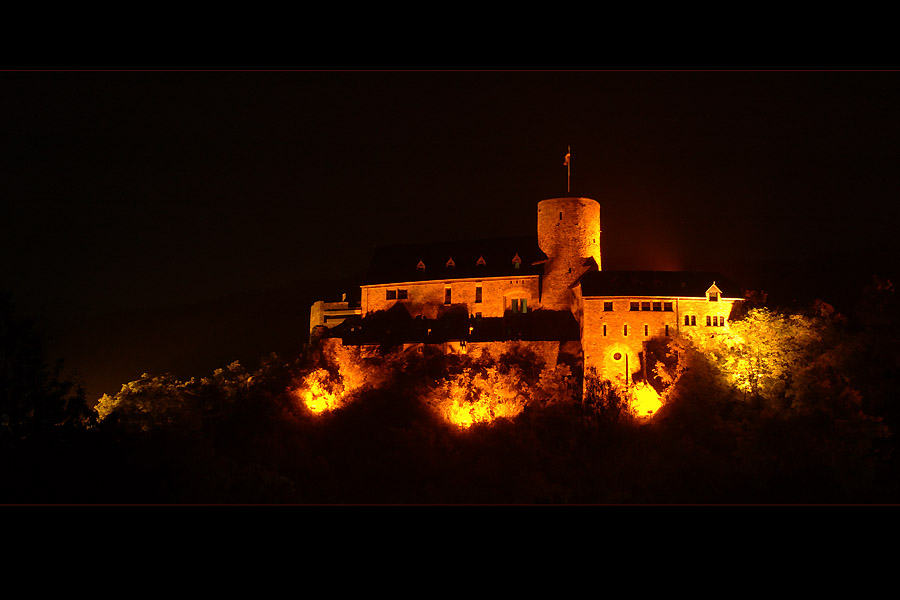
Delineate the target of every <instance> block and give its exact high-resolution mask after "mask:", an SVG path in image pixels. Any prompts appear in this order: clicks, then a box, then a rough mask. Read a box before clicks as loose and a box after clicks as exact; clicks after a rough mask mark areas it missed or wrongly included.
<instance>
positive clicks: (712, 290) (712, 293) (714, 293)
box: [706, 281, 722, 302]
mask: <svg viewBox="0 0 900 600" xmlns="http://www.w3.org/2000/svg"><path fill="white" fill-rule="evenodd" d="M721 295H722V290H720V289H719V288H718V287H716V282H715V281H713V284H712V285H711V286H709V289H708V290H706V298H707V299H708V300H709V301H710V302H718V301H719V296H721Z"/></svg>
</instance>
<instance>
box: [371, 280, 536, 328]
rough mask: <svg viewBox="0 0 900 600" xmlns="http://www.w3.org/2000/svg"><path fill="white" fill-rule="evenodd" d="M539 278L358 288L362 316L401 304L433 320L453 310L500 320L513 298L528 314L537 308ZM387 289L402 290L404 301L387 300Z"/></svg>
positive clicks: (456, 281) (418, 314)
mask: <svg viewBox="0 0 900 600" xmlns="http://www.w3.org/2000/svg"><path fill="white" fill-rule="evenodd" d="M539 285H540V283H539V277H538V276H537V275H530V276H525V277H510V278H486V279H458V280H451V281H445V280H438V281H423V282H411V283H405V284H390V285H369V286H364V287H363V288H362V314H363V315H364V316H365V315H366V314H369V313H373V312H377V311H381V310H388V309H390V308H391V307H393V306H394V305H396V304H398V303H399V304H403V305H404V306H406V308H407V310H409V313H410V315H412V316H413V317H417V316H422V317H425V318H428V319H437V318H439V317H440V316H441V315H442V314H444V312H445V311H447V310H449V309H451V307H452V308H454V309H458V310H465V311H466V313H467V314H469V315H475V314H476V313H481V316H482V317H486V318H487V317H502V316H503V313H504V311H505V310H507V309H509V308H510V304H511V300H512V299H513V298H524V299H525V300H526V303H527V307H528V310H529V311H532V310H535V309H537V308H540V303H539V301H538V300H539ZM479 286H480V287H481V302H476V288H477V287H479ZM448 287H449V288H450V301H451V304H450V306H447V305H446V304H445V303H444V300H445V297H446V289H447V288H448ZM388 290H395V291H398V292H399V291H400V290H405V291H406V295H407V298H406V299H399V298H393V299H388V294H387V292H388Z"/></svg>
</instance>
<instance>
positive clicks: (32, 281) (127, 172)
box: [0, 71, 900, 396]
mask: <svg viewBox="0 0 900 600" xmlns="http://www.w3.org/2000/svg"><path fill="white" fill-rule="evenodd" d="M0 91H2V93H0V110H2V114H3V116H4V118H3V121H2V125H0V127H2V135H0V148H2V165H3V167H2V170H0V181H2V194H3V202H2V205H0V244H2V250H0V257H2V271H0V289H5V290H8V291H10V292H12V294H13V300H14V302H15V304H16V306H17V307H19V308H20V309H21V310H22V311H24V312H28V313H32V314H36V315H38V316H40V317H41V318H45V319H47V320H48V321H49V322H53V323H57V325H55V326H54V329H53V333H55V334H57V335H59V336H61V337H63V338H65V343H63V344H61V346H60V352H61V353H64V354H65V358H66V359H67V362H68V363H69V364H71V365H72V367H73V368H74V369H76V370H79V371H80V372H81V373H82V374H83V375H84V377H85V379H86V380H87V381H88V388H89V389H88V395H89V396H95V395H98V394H99V392H102V391H112V392H114V391H116V389H117V388H116V387H114V386H113V389H109V387H110V386H111V385H112V383H111V382H116V381H118V382H120V383H122V382H124V381H127V380H129V379H131V378H135V377H137V376H138V375H140V373H141V372H142V371H143V370H147V369H150V368H172V369H174V370H177V368H176V367H175V366H173V364H174V363H172V360H173V359H172V358H171V357H172V355H173V353H172V352H168V353H167V352H165V351H164V350H159V352H162V353H163V354H167V356H168V357H169V358H168V359H167V360H168V362H167V360H162V359H159V357H158V355H153V356H151V354H148V353H147V349H146V347H147V346H150V345H156V346H158V347H159V348H163V346H165V344H166V343H168V344H174V345H178V344H181V345H182V346H183V345H184V340H182V341H181V342H178V341H173V338H171V337H170V338H167V340H168V341H160V340H159V339H157V338H154V341H153V342H152V343H151V342H150V341H145V340H142V339H140V336H139V335H138V334H137V333H135V331H137V330H134V329H129V327H130V326H128V327H126V326H125V325H123V324H122V323H124V322H125V320H124V319H125V317H121V319H123V320H120V321H117V323H118V325H115V326H113V325H110V324H109V323H110V321H109V320H108V319H109V317H108V316H109V315H123V314H143V315H145V316H146V315H148V314H153V315H156V316H155V317H153V318H154V319H157V320H156V321H153V322H155V323H165V322H170V323H175V321H176V320H177V319H174V318H173V319H172V320H170V321H166V320H165V319H164V318H162V317H159V316H158V315H160V314H163V313H165V311H167V310H168V311H173V310H176V308H177V307H185V306H194V307H202V306H205V305H210V304H209V303H214V302H218V301H221V299H222V298H228V297H231V298H242V297H254V298H258V297H260V296H263V297H264V296H266V295H271V296H274V295H277V294H278V293H281V292H280V291H279V290H284V289H287V288H291V286H294V287H296V286H301V287H302V285H303V282H306V281H317V280H322V279H330V278H336V277H346V276H349V277H352V276H353V275H355V274H357V273H359V272H361V271H362V270H363V269H364V268H365V266H366V264H367V261H368V259H369V257H370V255H371V251H372V249H373V247H374V246H375V245H379V244H391V243H400V242H420V241H428V240H448V239H457V238H483V237H494V236H498V237H499V236H510V235H523V234H526V235H527V234H532V233H534V232H535V226H536V225H535V219H536V204H537V202H539V201H540V200H542V199H545V198H551V197H559V196H566V195H581V196H588V197H591V198H594V199H596V200H598V201H599V202H600V205H601V219H602V229H603V267H604V269H693V268H696V269H717V270H723V271H726V272H728V273H729V274H730V275H732V276H734V277H735V278H737V279H739V280H740V279H742V278H743V279H744V281H741V283H744V284H745V285H747V286H748V287H752V286H754V285H756V284H757V283H758V281H757V278H758V277H759V276H760V275H761V271H760V266H759V265H763V264H766V261H772V260H789V259H795V260H797V259H799V260H806V259H813V260H815V259H816V257H818V256H826V257H833V255H834V254H846V253H848V252H850V253H853V254H854V256H855V255H856V254H859V253H861V255H866V253H867V252H870V253H871V254H872V255H874V256H881V257H882V259H885V258H886V259H887V260H889V261H892V259H893V257H892V256H890V252H891V250H890V248H895V247H896V244H895V242H894V237H895V230H896V227H897V222H898V217H900V208H898V200H900V170H898V168H897V161H898V157H900V111H898V110H897V107H898V106H900V73H896V72H866V71H799V72H792V71H788V72H782V71H774V72H772V71H763V72H743V71H711V72H703V71H700V72H693V71H687V72H685V71H663V72H646V71H625V72H619V71H576V72H569V71H513V72H505V71H503V72H495V71H463V72H458V71H424V72H421V71H414V72H407V71H363V72H359V71H349V72H344V71H329V72H315V71H276V72H268V71H237V72H234V71H225V72H220V71H212V72H204V71H201V72H196V71H172V72H143V71H130V72H129V71H125V72H106V71H62V72H53V71H51V72H28V71H26V72H17V71H11V72H3V73H0ZM569 146H571V149H572V184H571V185H572V190H571V194H568V193H567V190H566V185H567V181H566V168H565V167H564V166H563V157H564V155H565V153H566V150H567V147H569ZM885 248H887V250H886V249H885ZM885 253H887V254H888V256H887V257H886V256H885ZM826 260H832V258H827V259H826ZM748 265H755V266H748ZM860 268H861V271H865V270H866V269H868V268H869V265H860ZM748 279H749V281H747V280H748ZM248 294H249V295H251V296H248ZM253 294H256V296H252V295H253ZM308 309H309V307H308V305H298V306H297V307H296V311H297V316H296V320H295V322H292V323H291V325H290V327H292V328H299V329H298V330H297V331H296V335H295V331H294V330H291V331H289V332H282V333H283V334H284V335H288V334H289V335H290V337H291V338H294V337H296V338H297V339H298V340H302V338H303V336H304V334H305V333H306V332H305V331H304V327H306V324H308ZM261 310H262V311H266V310H267V309H261ZM140 311H144V312H140ZM148 311H149V312H148ZM195 312H196V311H195ZM201 312H202V310H201ZM269 312H271V311H269ZM165 314H172V313H171V312H170V313H165ZM251 314H252V311H251ZM269 316H272V315H271V314H270V315H269ZM179 318H181V317H179ZM104 319H106V321H103V320H104ZM147 319H148V320H151V321H152V319H150V318H149V317H147ZM160 319H161V320H160ZM241 319H242V326H243V327H244V329H248V330H252V329H253V327H254V324H253V322H252V319H251V320H250V322H248V318H247V317H246V314H245V316H244V317H242V318H241ZM101 321H103V322H104V323H105V325H104V327H106V329H105V330H104V333H103V334H102V335H101V334H99V333H97V331H93V337H92V336H91V335H88V334H86V333H85V332H86V331H87V330H89V329H94V326H93V325H87V324H88V323H100V322H101ZM60 323H64V324H65V325H60ZM171 326H172V327H176V325H174V324H173V325H171ZM97 327H99V326H97ZM228 327H231V326H230V325H229V326H228ZM232 329H233V330H234V328H233V327H232ZM259 329H260V330H263V327H262V326H260V328H259ZM266 331H268V330H266ZM141 335H146V334H141ZM197 335H201V336H202V335H203V334H202V333H198V334H197ZM124 338H128V339H129V343H130V344H131V345H129V344H126V343H124V342H123V339H124ZM236 338H237V336H235V340H234V343H235V344H237V343H238V342H237V339H236ZM113 340H117V342H116V343H113ZM256 343H257V345H256V346H252V348H251V347H250V346H246V348H250V349H249V350H247V352H250V353H251V354H252V352H255V351H256V350H257V349H259V350H260V351H264V350H263V349H264V348H267V347H268V346H267V344H269V345H270V346H272V347H273V348H272V349H276V348H275V347H276V346H277V347H279V348H281V347H283V346H284V344H285V342H284V341H283V340H282V339H278V340H276V339H274V337H272V338H269V339H266V338H265V336H263V337H262V339H260V340H258V341H257V342H256ZM298 343H299V342H298ZM216 345H217V346H218V347H219V348H220V349H221V348H222V344H221V343H217V344H216ZM141 347H143V348H142V350H141V351H140V352H139V351H134V352H132V351H131V350H132V349H133V348H141ZM193 347H194V346H192V348H193ZM235 347H237V346H235ZM141 352H144V355H142V354H141ZM185 352H187V351H185ZM191 352H194V353H195V354H196V353H200V352H202V350H201V349H200V347H199V346H196V348H195V349H194V350H191ZM226 355H227V352H225V353H224V354H222V355H221V356H219V355H215V356H213V355H212V354H211V355H210V360H220V359H221V360H225V359H226ZM111 356H116V357H117V358H118V360H119V363H117V366H115V367H113V366H112V362H111V359H110V357H111ZM122 356H133V361H132V362H130V363H128V364H127V365H126V364H124V363H123V362H122V361H123V360H124V359H123V358H122ZM142 356H145V357H146V364H147V367H146V368H144V367H141V366H140V360H141V357H142ZM177 366H179V367H180V368H182V369H184V370H187V369H189V368H201V369H206V368H207V367H208V366H209V365H207V364H206V363H202V362H193V363H191V362H190V360H188V359H187V358H183V360H182V362H180V363H178V365H177ZM218 366H223V365H221V364H220V365H218ZM100 371H103V376H104V377H105V379H104V380H103V383H102V384H101V383H97V382H99V381H100V379H101V377H100V376H99V375H98V373H99V372H100ZM193 374H196V375H198V376H200V375H206V373H204V372H197V373H193ZM183 375H184V376H188V375H190V373H183ZM104 386H105V387H104ZM95 392H96V393H95Z"/></svg>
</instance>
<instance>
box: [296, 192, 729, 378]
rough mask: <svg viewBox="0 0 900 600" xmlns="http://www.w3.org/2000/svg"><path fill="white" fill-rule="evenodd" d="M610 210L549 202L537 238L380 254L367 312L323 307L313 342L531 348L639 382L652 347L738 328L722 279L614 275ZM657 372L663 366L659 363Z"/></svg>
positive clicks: (370, 275)
mask: <svg viewBox="0 0 900 600" xmlns="http://www.w3.org/2000/svg"><path fill="white" fill-rule="evenodd" d="M600 233H601V230H600V204H599V203H598V202H597V201H596V200H592V199H590V198H583V197H563V198H552V199H547V200H543V201H541V202H538V205H537V236H536V237H534V236H531V237H518V238H508V239H493V240H476V241H466V242H450V243H430V244H416V245H404V246H391V247H382V248H378V249H376V251H375V253H374V256H373V257H372V261H371V263H370V265H369V269H368V271H367V273H366V275H365V277H364V279H363V281H362V282H361V284H360V297H359V302H358V305H357V304H356V303H353V302H350V301H348V300H347V299H346V298H344V300H342V301H341V302H324V301H319V302H316V303H315V304H314V305H313V306H312V309H311V311H310V335H311V337H317V336H327V337H332V338H340V339H341V340H342V343H344V344H352V345H362V346H366V345H389V346H391V347H397V346H402V347H403V348H406V349H410V348H415V347H420V348H421V347H422V346H424V345H429V344H432V345H440V346H441V347H442V348H443V350H444V351H445V352H448V353H449V352H459V353H472V352H495V353H499V352H502V351H503V350H504V349H505V348H507V347H509V346H510V344H525V345H527V346H528V347H529V348H530V349H532V350H534V351H535V352H536V353H538V354H539V355H540V356H541V357H542V358H544V359H545V360H546V361H549V362H550V364H556V363H557V362H560V361H565V362H569V363H572V364H573V365H574V366H576V367H578V368H583V369H589V368H593V369H596V372H597V374H598V375H599V376H600V377H602V378H605V379H610V380H619V381H623V382H629V381H631V380H632V379H634V378H637V377H638V376H639V375H640V374H641V372H642V371H643V372H644V373H646V369H647V365H646V364H645V362H646V361H645V356H646V344H647V342H648V341H650V340H651V339H653V338H657V337H663V338H664V337H669V336H674V335H676V334H678V333H687V334H693V335H697V334H711V335H714V334H715V333H716V332H717V331H721V330H722V329H723V328H727V327H728V324H729V319H730V315H731V310H732V307H733V306H734V304H735V303H736V302H740V300H741V290H740V289H739V288H738V287H736V286H735V284H733V283H732V282H730V281H729V280H728V279H726V278H725V277H723V276H722V275H721V274H718V273H710V272H681V271H604V270H603V269H602V268H601V252H600ZM650 367H652V365H650Z"/></svg>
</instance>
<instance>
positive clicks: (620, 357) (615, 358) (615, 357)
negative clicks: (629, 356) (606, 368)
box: [613, 352, 622, 360]
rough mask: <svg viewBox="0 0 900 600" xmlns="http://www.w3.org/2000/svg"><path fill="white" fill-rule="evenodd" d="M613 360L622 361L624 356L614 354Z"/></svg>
mask: <svg viewBox="0 0 900 600" xmlns="http://www.w3.org/2000/svg"><path fill="white" fill-rule="evenodd" d="M613 360H622V354H621V353H620V352H616V353H615V354H613Z"/></svg>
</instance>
